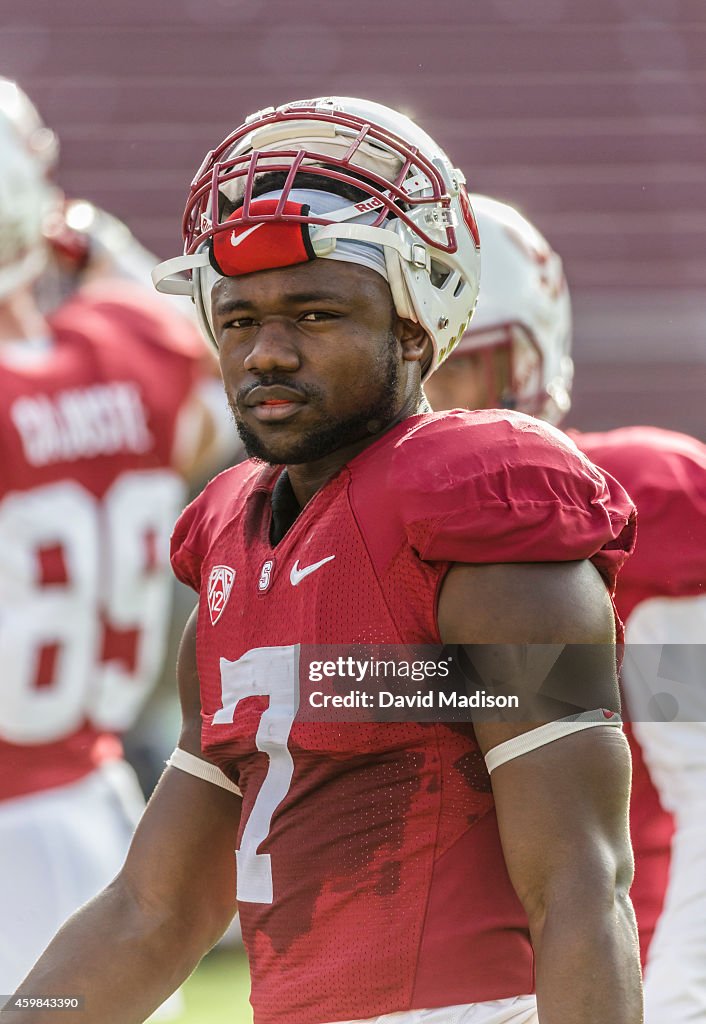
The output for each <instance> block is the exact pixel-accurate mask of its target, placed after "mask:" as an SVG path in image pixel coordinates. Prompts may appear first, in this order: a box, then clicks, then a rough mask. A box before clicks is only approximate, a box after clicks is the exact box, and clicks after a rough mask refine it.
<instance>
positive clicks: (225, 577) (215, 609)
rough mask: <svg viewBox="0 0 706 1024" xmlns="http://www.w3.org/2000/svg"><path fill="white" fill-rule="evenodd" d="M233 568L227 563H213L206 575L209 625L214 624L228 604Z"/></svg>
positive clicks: (233, 577) (231, 587)
mask: <svg viewBox="0 0 706 1024" xmlns="http://www.w3.org/2000/svg"><path fill="white" fill-rule="evenodd" d="M234 579H235V569H231V567H230V566H229V565H214V567H213V568H212V569H211V575H210V576H209V577H208V610H209V612H210V613H211V625H212V626H215V625H216V623H217V622H218V620H219V619H220V617H221V615H222V614H223V610H224V608H225V606H226V605H227V604H228V598H229V597H230V592H231V590H232V589H233V580H234Z"/></svg>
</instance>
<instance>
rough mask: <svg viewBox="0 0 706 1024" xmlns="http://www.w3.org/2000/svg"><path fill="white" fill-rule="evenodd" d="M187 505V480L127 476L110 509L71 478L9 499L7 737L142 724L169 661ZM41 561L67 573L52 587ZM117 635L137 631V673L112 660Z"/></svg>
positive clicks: (0, 531) (3, 599)
mask: <svg viewBox="0 0 706 1024" xmlns="http://www.w3.org/2000/svg"><path fill="white" fill-rule="evenodd" d="M182 497H183V484H182V482H181V481H180V480H179V479H178V477H176V476H175V475H174V474H173V473H171V472H169V471H168V470H149V471H143V472H131V473H125V474H123V475H122V476H121V477H119V478H118V479H117V480H116V481H115V483H114V484H113V485H112V486H111V487H110V489H109V490H108V492H107V493H106V495H105V497H104V498H103V499H102V500H98V499H97V498H95V497H94V496H93V495H92V494H91V493H90V492H89V491H87V490H86V489H85V488H83V487H81V485H80V484H77V483H74V482H69V481H63V482H61V483H56V484H48V485H47V486H45V487H38V488H36V489H34V490H32V491H27V492H17V493H12V494H9V495H7V496H6V497H5V498H4V499H3V500H2V501H1V502H0V538H2V549H0V559H1V560H2V565H3V569H2V573H0V608H2V612H1V613H0V665H2V672H3V682H2V700H1V701H0V737H1V738H3V739H5V740H8V741H10V742H12V743H49V742H52V741H55V740H59V739H61V738H62V737H64V736H67V735H69V734H70V733H71V732H73V731H74V730H75V729H77V728H79V727H80V726H81V725H82V723H83V722H84V721H85V719H87V718H89V719H90V720H91V721H93V722H94V724H96V725H97V726H98V727H99V728H105V729H108V730H114V731H122V730H124V729H126V728H127V727H128V726H130V725H131V724H132V722H133V720H134V717H135V715H136V714H137V711H138V710H139V708H140V706H141V704H142V702H143V701H144V699H145V696H146V694H147V692H148V690H149V687H150V685H151V683H152V681H153V678H154V674H155V671H156V670H157V668H158V667H159V665H160V663H161V659H162V655H163V647H164V642H165V634H166V628H167V619H168V615H169V601H170V585H169V573H168V571H167V558H166V552H167V550H168V542H169V534H170V531H171V529H172V526H173V524H174V520H175V518H176V516H177V515H178V513H179V510H180V508H181V503H182ZM43 554H44V555H45V556H46V555H47V554H48V555H50V556H51V557H52V558H53V563H54V565H55V566H56V565H59V566H60V568H59V570H58V573H57V572H56V571H55V577H54V579H53V580H52V579H43V578H42V576H43V569H42V555H43ZM152 556H153V557H152ZM107 628H110V629H112V630H122V631H131V632H134V637H133V639H134V644H135V658H134V665H131V666H130V667H129V668H128V667H126V665H125V664H123V663H121V662H120V661H117V660H116V661H114V662H111V661H109V660H108V661H104V660H102V654H103V641H104V636H105V630H106V629H107ZM47 658H49V659H50V663H51V667H50V669H47V670H46V672H45V674H46V675H47V677H48V678H47V679H43V678H42V675H41V672H40V668H41V664H42V659H45V660H46V659H47Z"/></svg>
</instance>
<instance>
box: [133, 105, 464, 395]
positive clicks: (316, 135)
mask: <svg viewBox="0 0 706 1024" xmlns="http://www.w3.org/2000/svg"><path fill="white" fill-rule="evenodd" d="M300 171H301V172H304V171H306V172H308V173H309V174H314V175H316V176H317V177H319V178H321V179H322V182H321V185H322V188H323V189H326V188H327V185H328V184H329V183H330V192H334V193H335V192H336V183H337V182H339V183H343V184H345V185H346V186H348V187H349V188H350V187H352V188H355V189H356V190H357V194H358V195H359V196H361V198H360V201H358V202H352V201H351V200H350V199H344V198H341V200H340V204H339V208H338V209H334V210H330V209H329V210H328V211H327V212H319V213H316V214H315V213H312V212H311V208H310V207H309V206H306V205H304V204H303V203H299V202H295V201H292V193H294V198H295V199H296V191H297V183H296V181H295V179H296V176H297V173H298V172H300ZM268 172H280V174H281V176H282V179H283V181H284V184H283V186H282V188H281V190H278V192H277V195H276V197H275V198H272V197H270V198H268V199H266V200H257V199H256V198H255V197H256V196H257V195H258V191H257V189H255V191H254V186H255V185H256V182H257V181H258V178H261V176H262V175H263V174H266V173H268ZM264 224H270V225H277V226H278V231H280V229H281V228H282V229H285V228H286V231H280V233H279V235H277V236H274V235H271V238H273V239H274V241H273V242H272V243H271V244H269V245H268V244H265V245H264V246H263V245H260V262H259V263H258V262H255V263H254V264H250V265H249V266H246V267H245V268H243V267H242V266H241V267H240V268H234V267H233V266H231V263H232V260H233V259H234V257H233V253H231V252H230V251H229V248H228V244H227V241H228V238H229V237H230V239H231V240H232V241H231V244H232V245H233V246H236V245H238V246H239V243H240V241H241V240H243V241H244V240H245V238H246V235H247V234H248V233H250V234H252V232H253V231H254V229H255V227H257V226H260V225H264ZM236 227H237V228H239V229H244V230H241V231H240V235H237V234H236V230H235V229H236ZM287 232H288V233H287ZM225 233H230V235H228V234H225ZM183 234H184V255H183V256H180V257H175V258H174V259H171V260H167V261H166V262H165V263H162V264H160V266H159V267H156V268H155V270H154V271H153V275H152V277H153V281H154V283H155V286H156V287H157V289H158V290H159V291H166V292H172V293H177V294H190V295H191V296H192V298H193V299H194V301H195V303H196V307H197V312H198V316H199V321H200V323H201V327H202V330H203V332H204V334H205V336H206V337H207V339H208V340H210V341H211V342H212V343H213V344H214V345H215V344H216V342H215V338H214V332H213V324H212V321H211V289H212V288H213V285H214V283H215V282H216V280H218V275H221V276H223V275H224V274H226V275H230V276H234V275H236V274H238V273H249V272H251V271H253V270H257V269H265V268H266V267H270V268H272V267H275V266H286V265H291V264H292V263H296V262H304V261H305V260H307V259H312V258H314V257H323V258H332V259H336V258H339V259H341V258H344V256H343V255H340V254H339V255H338V256H336V255H335V251H336V246H337V244H339V243H341V242H342V240H349V241H350V240H352V241H355V242H357V243H359V242H363V243H367V244H368V245H372V246H381V247H382V250H383V252H384V262H385V268H386V273H385V276H386V278H387V281H388V283H389V286H390V290H391V292H392V297H393V300H394V303H395V307H396V310H397V312H398V314H399V316H400V317H403V318H405V319H410V320H413V321H415V322H419V323H421V324H422V326H423V327H424V329H425V330H426V332H427V334H428V335H429V337H430V339H431V341H432V344H433V350H434V352H433V359H432V361H431V363H430V365H429V366H428V367H427V370H426V375H428V374H429V373H431V372H432V371H433V370H434V369H435V368H436V366H438V365H439V363H440V362H441V361H442V360H443V359H444V358H446V356H447V355H448V354H449V352H450V351H451V350H452V349H453V347H454V346H455V345H456V344H457V343H458V341H459V340H460V339H461V337H462V336H463V333H464V331H465V330H466V327H467V326H468V322H469V319H470V317H471V315H472V313H473V309H474V307H475V303H476V298H477V294H478V283H479V272H480V251H479V250H480V244H479V238H478V230H477V227H476V222H475V218H474V215H473V211H472V208H471V203H470V201H469V199H468V195H467V193H466V189H465V178H464V176H463V174H462V173H461V172H460V171H459V170H457V169H454V167H453V166H452V164H451V163H450V161H449V159H448V157H447V156H446V154H445V153H444V151H443V150H442V149H441V148H440V147H439V146H438V145H437V144H436V143H435V142H434V141H433V139H431V138H430V137H429V136H428V135H427V134H426V133H425V132H424V131H422V130H421V129H420V128H418V127H417V125H415V124H414V123H413V122H412V121H411V120H410V119H409V118H407V117H405V116H404V115H402V114H399V113H397V112H396V111H394V110H391V109H390V108H388V107H385V106H382V105H380V104H378V103H373V102H369V101H367V100H360V99H351V98H347V97H327V98H319V99H312V100H302V101H297V102H294V103H287V104H285V105H284V106H281V107H277V108H276V109H275V108H274V107H268V108H266V109H265V110H261V111H258V112H257V113H255V114H252V115H251V116H250V117H248V119H247V120H246V121H245V123H244V124H242V125H241V126H240V127H239V128H236V130H235V131H234V132H232V133H231V134H230V135H229V136H228V137H227V138H226V139H224V141H223V142H221V144H220V145H219V146H217V147H216V149H214V150H212V151H211V152H210V153H208V155H207V156H206V158H205V160H204V162H203V164H202V165H201V167H200V168H199V170H198V171H197V173H196V176H195V178H194V180H193V183H192V186H191V191H190V193H189V198H188V200H187V204H186V209H185V212H184V219H183ZM293 234H296V235H297V240H293ZM266 236H267V232H264V233H261V234H260V235H259V240H263V239H265V238H266ZM277 238H281V239H282V245H281V246H280V245H279V244H278V243H277V240H276V239H277ZM295 241H296V245H297V248H296V251H295V249H292V248H291V246H292V245H294V244H295ZM287 246H288V247H289V250H290V251H291V253H292V255H291V258H287V259H286V262H270V263H265V262H263V259H264V257H263V256H262V253H263V252H269V253H279V252H280V251H281V250H282V248H283V247H287ZM240 248H241V249H242V250H243V251H245V249H246V247H245V246H242V247H240ZM342 248H343V246H342V245H341V249H342ZM277 258H281V259H284V257H278V256H275V259H277ZM229 261H230V262H229ZM183 271H187V272H190V275H191V280H190V281H187V280H185V279H184V278H183V277H181V276H180V274H181V272H183Z"/></svg>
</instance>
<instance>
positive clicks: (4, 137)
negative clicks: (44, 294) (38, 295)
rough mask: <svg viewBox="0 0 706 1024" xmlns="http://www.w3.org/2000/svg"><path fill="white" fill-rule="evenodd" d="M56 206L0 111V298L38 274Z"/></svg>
mask: <svg viewBox="0 0 706 1024" xmlns="http://www.w3.org/2000/svg"><path fill="white" fill-rule="evenodd" d="M56 203H57V192H56V189H55V188H54V187H53V186H52V185H51V184H50V183H49V182H48V180H47V178H46V175H45V173H44V169H43V167H42V164H41V162H39V161H38V160H37V159H36V158H35V157H34V156H33V155H32V154H31V153H30V152H28V150H27V148H26V147H25V145H24V143H23V141H22V140H21V139H20V137H19V136H18V135H17V133H16V131H15V128H14V126H13V125H12V124H9V123H8V121H7V119H6V118H5V117H4V116H3V114H2V113H1V112H0V299H4V298H5V297H6V296H8V295H10V294H11V293H12V292H14V291H15V290H16V289H18V288H20V287H21V286H22V285H25V284H28V283H30V282H31V281H33V280H34V279H35V278H36V277H37V276H38V275H39V274H40V273H41V272H42V269H43V267H44V265H45V262H46V257H47V247H46V243H45V240H44V225H45V222H46V219H47V217H48V216H49V215H50V214H51V212H52V210H53V209H54V208H55V207H56Z"/></svg>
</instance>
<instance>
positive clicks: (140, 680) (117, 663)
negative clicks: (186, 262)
mask: <svg viewBox="0 0 706 1024" xmlns="http://www.w3.org/2000/svg"><path fill="white" fill-rule="evenodd" d="M117 287H118V288H119V289H120V291H119V299H118V298H115V299H114V298H113V295H112V290H111V286H110V285H105V286H102V287H101V288H98V287H93V288H92V289H91V290H90V291H89V292H86V293H85V294H79V295H77V297H76V298H75V299H73V300H72V301H71V302H70V303H68V304H67V305H65V306H64V307H63V308H62V309H61V310H59V311H58V312H57V313H56V314H55V315H54V317H53V318H52V321H51V332H52V336H51V338H48V339H46V340H45V341H43V342H39V341H38V342H37V343H36V344H34V343H32V342H29V343H26V342H6V343H2V344H0V368H1V373H0V438H1V439H2V452H3V472H2V480H1V481H0V595H1V597H0V664H1V665H2V673H3V681H2V698H1V699H0V799H7V798H10V797H14V796H19V795H21V794H25V793H32V792H35V791H39V790H42V789H46V788H49V787H53V786H59V785H64V784H66V783H68V782H71V781H74V780H76V779H78V778H80V777H81V776H83V775H84V774H86V773H87V772H88V771H91V770H92V769H93V768H94V767H95V765H96V762H98V761H100V760H101V759H102V758H104V757H107V756H117V755H119V753H120V747H119V744H118V742H117V740H116V739H115V733H117V732H120V731H122V730H124V729H126V728H127V727H128V726H130V725H131V724H132V721H133V719H134V717H135V715H136V713H137V711H138V709H139V708H140V707H141V705H142V702H143V701H144V698H145V696H146V693H147V691H148V688H149V686H150V685H151V683H152V682H153V680H154V676H155V674H156V672H157V671H158V670H159V668H160V665H161V661H162V657H163V643H164V640H165V633H166V629H167V624H168V615H169V605H170V589H171V588H170V573H169V534H170V532H171V529H172V527H173V524H174V521H175V519H176V517H177V515H178V514H179V512H180V511H181V509H182V508H183V503H184V485H183V483H182V481H181V479H180V478H179V477H178V476H177V475H176V474H175V473H174V472H173V470H172V469H171V464H172V448H173V444H174V435H175V427H176V422H177V417H178V414H179V412H180V410H181V408H182V406H183V404H184V402H185V401H186V399H187V396H188V395H189V394H190V393H191V391H192V388H193V384H194V379H195V374H196V370H197V366H198V361H199V359H200V358H201V351H202V349H201V343H200V340H199V338H198V336H197V334H196V332H195V331H193V330H192V328H191V327H190V325H189V324H188V322H187V321H186V320H182V318H181V317H175V316H173V315H170V314H169V311H168V310H165V308H164V305H163V304H162V303H159V301H158V300H151V299H150V298H148V297H144V296H143V295H142V292H141V291H139V290H138V289H136V288H135V289H134V290H133V289H132V287H130V286H126V285H124V284H122V283H121V284H120V285H119V286H117Z"/></svg>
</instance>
